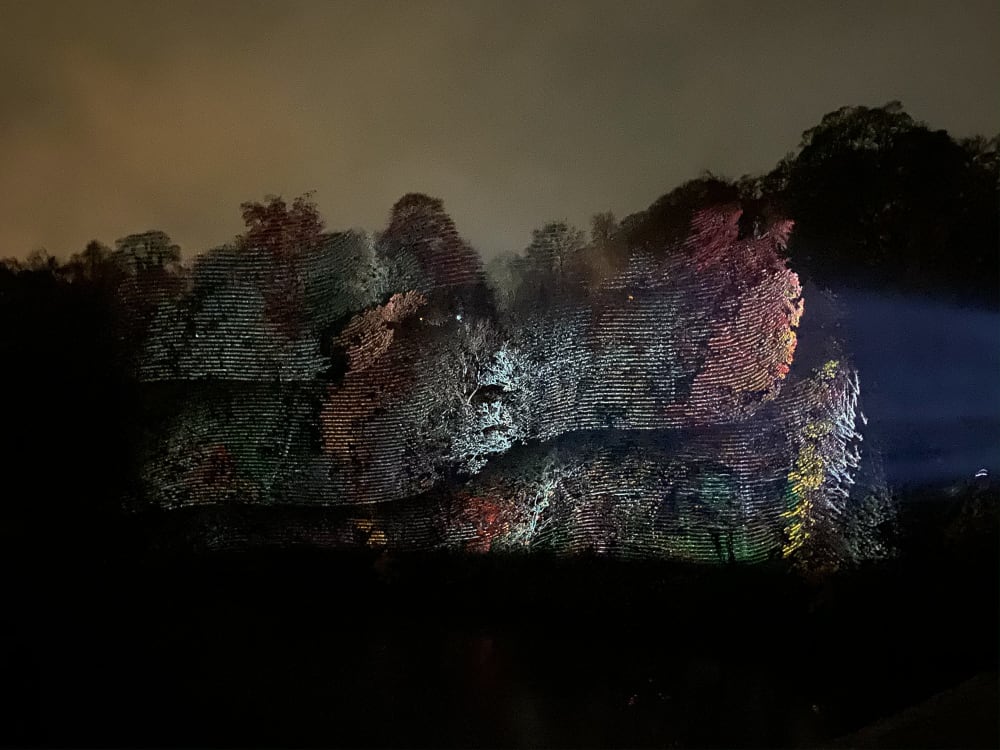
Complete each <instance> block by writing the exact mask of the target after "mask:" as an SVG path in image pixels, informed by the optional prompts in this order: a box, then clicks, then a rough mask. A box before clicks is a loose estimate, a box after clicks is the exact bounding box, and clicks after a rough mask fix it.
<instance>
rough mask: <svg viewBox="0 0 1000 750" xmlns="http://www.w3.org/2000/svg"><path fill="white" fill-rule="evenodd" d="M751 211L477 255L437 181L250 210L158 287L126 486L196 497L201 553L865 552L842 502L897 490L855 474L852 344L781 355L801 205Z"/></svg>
mask: <svg viewBox="0 0 1000 750" xmlns="http://www.w3.org/2000/svg"><path fill="white" fill-rule="evenodd" d="M742 215H743V212H742V209H741V207H740V206H739V205H735V204H727V205H714V206H708V207H706V208H703V209H702V210H698V211H695V212H694V213H693V215H692V216H691V217H690V220H689V221H688V222H686V227H687V229H686V231H684V232H681V233H680V234H679V235H676V236H672V237H667V238H664V237H663V236H659V235H655V234H654V235H652V236H653V239H649V237H650V234H649V233H646V234H645V235H643V234H642V233H636V232H634V231H631V232H630V227H629V226H628V225H627V223H626V222H622V223H617V222H614V221H611V220H607V221H604V222H603V224H602V225H601V229H602V231H600V232H597V231H596V230H595V233H594V237H592V238H591V239H590V240H589V241H587V240H586V239H585V238H584V236H583V234H582V233H580V232H578V231H575V230H573V229H571V228H570V227H567V226H566V225H565V224H553V225H549V226H548V227H546V228H545V229H543V230H538V231H536V232H535V234H534V239H533V242H532V244H531V246H529V247H528V248H527V249H526V251H525V252H524V253H522V254H520V255H517V256H512V257H510V258H507V259H505V260H501V261H500V262H497V263H494V264H493V265H492V266H491V268H490V273H487V272H486V271H485V270H484V268H483V266H482V263H481V261H480V259H479V257H478V256H477V254H476V253H475V251H473V250H472V248H470V247H469V246H468V245H467V244H466V243H465V242H464V241H463V240H462V239H461V238H460V236H459V234H458V232H457V230H456V228H455V226H454V224H453V222H452V221H451V219H450V217H449V216H448V215H447V214H446V213H445V211H444V207H443V205H442V203H441V201H439V200H436V199H432V198H428V197H426V196H422V195H408V196H406V197H404V198H403V199H402V200H400V201H399V202H398V203H397V204H396V206H395V207H394V209H393V212H392V216H391V218H390V221H389V224H388V226H387V228H386V230H385V231H384V232H383V233H381V234H379V235H377V236H374V237H373V236H369V235H367V234H365V233H362V232H346V233H326V232H324V231H323V230H322V224H321V222H320V221H319V220H318V216H317V215H316V213H315V207H314V206H312V204H310V203H309V202H308V201H307V200H299V201H296V203H295V204H293V205H292V206H291V207H289V206H287V205H285V204H284V203H283V202H282V201H280V200H279V199H271V200H270V201H269V203H268V204H266V205H264V204H247V205H246V206H244V219H245V221H246V223H247V227H248V229H247V232H246V233H245V234H244V235H242V236H241V237H240V238H238V240H237V241H236V242H235V243H234V244H233V245H231V246H227V247H223V248H218V249H216V250H213V251H210V252H209V253H206V254H205V255H203V256H201V257H199V258H198V259H197V260H196V261H195V263H194V265H193V267H192V268H190V269H185V270H184V271H183V272H182V273H181V274H180V277H181V278H182V279H183V284H182V288H181V289H179V290H176V289H175V290H173V291H172V292H171V293H170V294H165V295H160V296H159V297H153V298H152V299H155V305H154V306H153V309H151V310H150V311H148V314H147V316H146V319H145V320H146V322H145V328H144V331H143V334H142V335H143V337H144V338H143V344H142V347H141V354H140V356H139V358H138V361H137V362H136V373H137V377H138V378H139V380H140V381H141V383H142V388H143V389H144V394H145V396H146V398H145V399H144V403H146V404H147V405H148V414H147V415H145V423H146V425H147V428H148V432H147V439H146V441H145V444H144V470H143V481H142V486H141V488H140V489H139V491H138V492H137V495H136V498H135V501H136V503H137V504H139V505H143V504H145V505H153V506H156V507H160V508H164V509H180V508H185V507H193V508H200V509H202V510H203V511H204V513H203V514H202V516H201V517H203V518H211V519H213V520H212V521H211V523H207V522H206V523H205V524H204V525H203V527H202V528H201V529H200V531H199V532H197V533H196V534H194V535H193V536H192V537H191V539H192V540H193V541H192V543H196V544H203V545H205V546H208V547H211V548H220V547H226V546H246V545H252V544H278V545H294V544H307V545H318V546H329V547H344V548H353V547H370V548H386V549H390V550H392V549H395V550H419V549H455V550H464V551H467V552H470V553H485V552H494V553H496V552H502V551H505V552H516V551H525V550H528V551H530V550H546V551H550V552H554V553H556V554H564V553H576V552H585V551H586V552H592V553H597V554H607V555H615V556H623V557H636V558H642V557H663V558H669V559H676V560H684V561H692V562H721V563H726V562H738V561H748V562H753V561H762V560H767V559H771V558H781V557H785V558H789V559H792V560H795V561H799V560H801V561H804V562H805V563H808V564H809V565H810V566H814V567H815V566H819V567H822V566H826V567H829V566H834V567H835V566H837V565H839V564H841V563H842V562H844V561H848V560H851V559H855V558H857V556H858V550H861V549H862V548H864V549H873V548H874V547H873V545H868V546H867V547H866V546H865V545H864V544H862V543H861V542H859V541H858V540H859V539H860V538H861V537H864V536H865V535H868V536H869V537H870V536H871V535H872V534H873V533H874V531H873V528H872V526H873V524H874V521H872V522H871V523H867V525H866V523H861V522H859V521H858V518H860V516H859V515H858V513H855V512H854V509H855V507H858V508H860V507H862V506H864V507H866V508H868V510H871V508H870V506H871V498H872V497H876V496H878V497H884V495H885V493H884V489H882V488H878V487H874V488H873V487H872V486H867V485H866V486H865V487H859V486H858V485H857V484H856V478H857V475H858V470H859V466H860V465H861V461H862V453H861V445H862V443H861V434H860V426H861V423H862V422H863V416H862V415H861V414H860V412H859V409H858V397H859V392H860V389H859V380H858V376H857V373H855V372H854V371H853V370H852V368H851V367H850V365H849V364H848V362H847V359H846V357H845V356H843V354H842V353H841V354H840V355H839V356H838V357H837V358H828V359H826V360H825V361H824V362H823V363H821V364H820V366H818V367H808V368H806V367H801V366H800V367H796V366H793V361H794V358H795V355H796V351H797V347H798V344H799V342H798V339H797V332H798V328H799V325H800V321H801V319H802V316H803V312H804V302H803V298H802V289H801V287H800V285H799V280H798V278H797V276H796V275H795V274H794V273H793V272H792V271H791V270H789V269H788V268H787V266H786V263H785V261H784V257H783V250H784V247H785V244H786V242H787V240H788V237H789V233H790V232H791V230H792V225H791V222H788V221H785V220H779V221H770V222H768V224H767V226H766V227H762V226H761V225H760V223H759V222H758V223H755V224H754V227H753V229H752V230H748V229H747V227H746V226H745V225H744V224H745V223H744V222H741V219H742ZM643 237H644V238H643ZM824 347H825V349H824ZM815 349H816V351H820V350H823V351H826V350H830V351H839V349H838V348H837V345H836V342H829V341H827V342H822V344H820V343H819V342H817V344H816V347H815ZM862 498H864V499H863V500H862ZM865 503H867V505H865ZM272 508H281V509H282V512H281V513H275V514H272V516H271V517H270V520H269V521H268V522H267V523H265V524H263V526H261V524H257V525H256V526H255V527H254V530H253V531H252V532H251V531H250V530H249V527H248V526H247V525H246V524H245V523H243V522H242V521H241V520H240V519H244V518H245V517H246V512H249V511H253V510H255V509H256V510H260V509H272ZM238 509H243V511H245V512H242V513H238V512H236V510H238ZM877 515H878V514H875V516H877ZM875 516H872V515H871V514H870V513H869V516H868V517H867V518H869V520H870V519H871V518H875ZM875 546H877V545H875Z"/></svg>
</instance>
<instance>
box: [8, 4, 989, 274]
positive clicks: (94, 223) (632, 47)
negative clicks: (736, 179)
mask: <svg viewBox="0 0 1000 750" xmlns="http://www.w3.org/2000/svg"><path fill="white" fill-rule="evenodd" d="M892 99H899V100H902V101H903V103H904V105H905V106H906V107H907V109H908V111H909V112H910V113H911V114H912V115H914V116H915V117H917V118H919V119H922V120H925V121H927V122H928V123H929V124H931V125H933V126H935V127H942V128H946V129H948V130H950V131H951V132H952V133H953V134H956V135H960V136H964V135H970V134H974V133H986V134H995V133H997V132H998V131H1000V2H997V0H987V1H984V2H943V1H941V2H930V3H928V2H918V1H916V0H902V1H901V2H870V1H863V2H798V3H790V2H788V3H785V2H782V3H778V2H749V1H746V2H744V1H742V0H741V1H739V2H679V1H676V2H668V1H667V0H657V1H656V2H649V3H625V2H616V1H614V0H608V1H607V2H600V3H598V2H583V1H582V0H580V1H577V2H562V3H555V2H552V3H543V2H537V1H536V0H526V1H525V2H512V1H510V0H506V1H501V0H498V1H497V2H490V3H479V2H472V0H461V1H458V2H434V3H432V2H383V3H374V2H369V3H346V2H345V3H342V2H312V3H287V2H281V3H277V2H275V3H259V2H250V1H249V0H242V1H241V2H233V3H222V2H216V3H211V2H194V3H181V2H176V1H175V0H170V2H155V3H144V2H136V1H133V0H129V1H128V2H121V3H101V2H92V1H90V0H88V1H86V2H84V1H81V2H75V3H58V4H45V3H41V2H15V3H11V2H7V1H6V0H0V198H2V200H0V256H9V255H19V256H23V255H24V254H26V252H27V251H29V250H31V249H33V248H36V247H46V248H47V249H48V250H49V251H50V252H52V253H53V254H55V255H57V256H65V255H66V254H68V253H70V252H73V251H76V250H79V249H81V248H82V247H83V246H84V245H85V243H86V242H87V241H88V240H89V239H92V238H98V239H101V240H103V241H105V242H108V243H111V242H113V240H114V239H115V238H116V237H120V236H122V235H124V234H127V233H129V232H134V231H141V230H145V229H149V228H158V229H164V230H166V231H167V232H168V233H170V234H171V235H172V236H173V237H174V239H175V240H177V241H178V242H179V243H180V244H181V245H182V246H183V248H184V250H185V254H186V255H190V254H192V253H194V252H197V251H199V250H202V249H206V248H207V247H210V246H212V245H215V244H218V243H221V242H224V241H226V240H227V239H229V238H230V237H231V236H232V235H233V234H235V233H236V232H237V231H238V230H239V229H240V221H239V203H240V202H241V201H244V200H249V199H255V198H261V197H263V196H264V194H266V193H278V194H282V195H284V196H286V197H292V196H294V195H296V194H298V193H301V192H304V191H306V190H309V189H315V190H316V200H317V202H318V203H319V205H320V207H321V209H322V211H323V214H324V216H325V217H326V219H327V223H328V225H329V226H331V227H332V228H345V227H350V226H360V227H366V228H379V227H381V226H383V224H384V222H385V220H386V217H387V214H388V211H389V208H390V207H391V205H392V203H393V202H394V201H395V200H396V199H397V198H398V197H399V196H400V195H402V194H403V193H405V192H409V191H421V192H426V193H431V194H433V195H437V196H440V197H442V198H444V200H445V205H446V207H447V208H448V210H449V211H450V212H451V214H452V216H453V217H454V218H455V220H456V222H457V223H458V226H459V228H460V230H461V231H462V232H463V234H465V236H466V237H467V238H468V239H470V240H471V241H472V242H473V243H474V244H475V245H476V246H477V247H479V248H480V249H481V250H482V251H483V252H484V253H485V254H487V255H490V254H492V253H494V252H496V251H498V250H502V249H518V248H520V247H523V246H524V245H525V244H526V243H527V241H528V239H529V234H530V230H531V228H532V227H534V226H538V225H540V224H541V223H543V222H545V221H547V220H550V219H554V218H568V219H570V220H571V221H573V222H576V223H578V224H580V225H586V222H587V217H588V216H589V215H591V214H592V213H594V212H596V211H601V210H613V211H615V212H616V213H618V214H619V215H624V214H627V213H630V212H632V211H635V210H639V209H641V208H644V207H645V206H646V205H648V204H649V203H650V202H651V201H652V200H653V199H655V198H656V197H657V196H658V195H660V194H662V193H663V192H665V191H667V190H668V189H670V188H671V187H673V186H675V185H676V184H678V183H680V182H682V181H684V180H685V179H688V178H690V177H695V176H697V175H698V173H699V172H701V171H702V170H704V169H710V170H712V171H715V172H719V173H722V174H726V175H729V176H739V175H740V174H743V173H747V172H756V171H761V170H764V169H767V168H769V167H770V166H772V165H773V164H774V163H775V162H776V161H777V160H778V159H780V158H781V157H782V156H783V155H784V154H785V153H786V152H788V151H790V150H792V149H793V148H794V147H795V146H796V144H797V143H798V141H799V137H800V135H801V132H802V131H803V130H804V129H806V128H808V127H811V126H812V125H814V124H816V123H817V122H818V121H819V119H820V117H821V116H822V115H823V114H824V113H825V112H828V111H830V110H832V109H836V108H837V107H839V106H842V105H845V104H866V105H872V106H877V105H881V104H883V103H885V102H886V101H889V100H892Z"/></svg>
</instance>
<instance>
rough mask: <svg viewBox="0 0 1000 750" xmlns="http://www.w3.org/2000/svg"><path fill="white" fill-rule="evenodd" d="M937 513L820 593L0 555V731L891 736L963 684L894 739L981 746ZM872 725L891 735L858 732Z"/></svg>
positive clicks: (984, 636)
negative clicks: (893, 548) (899, 547)
mask: <svg viewBox="0 0 1000 750" xmlns="http://www.w3.org/2000/svg"><path fill="white" fill-rule="evenodd" d="M990 497H992V496H990ZM960 501H961V498H959V500H956V499H955V498H948V499H947V500H945V499H944V497H943V496H942V495H940V494H938V493H932V494H930V495H929V496H924V497H923V498H922V499H920V498H918V499H917V500H914V501H913V502H911V503H910V505H909V506H908V507H909V508H910V510H909V511H907V514H906V515H905V517H904V521H905V528H906V529H907V534H908V536H907V539H906V540H905V541H906V542H907V544H905V545H904V546H903V550H904V551H903V554H902V555H901V556H900V557H899V558H898V559H896V560H894V561H891V562H889V563H884V564H881V565H878V566H873V567H871V568H868V569H863V570H861V571H858V572H855V573H852V574H847V575H841V576H838V577H836V578H834V579H832V580H829V581H827V582H825V583H822V584H810V583H806V582H804V581H802V580H801V579H800V578H798V577H796V576H795V575H793V574H791V573H789V572H787V571H785V570H783V569H781V568H776V567H771V568H769V567H757V568H729V569H723V568H711V569H706V568H679V567H677V566H669V565H664V564H661V563H645V564H636V563H628V564H626V563H615V562H611V561H607V560H595V559H576V560H572V561H567V560H551V559H544V558H533V559H530V560H528V559H513V558H496V557H479V558H464V557H447V556H420V557H416V556H413V557H397V558H392V559H390V558H385V557H379V556H377V555H376V554H375V553H372V554H370V555H367V554H351V555H337V554H332V553H319V552H292V551H288V550H285V551H283V552H278V551H274V552H267V551H258V552H254V553H241V554H236V553H227V554H225V555H221V554H216V555H213V556H193V555H185V554H182V553H176V554H170V553H159V554H158V555H156V556H152V555H149V554H140V553H139V552H138V551H140V550H141V549H142V545H141V544H139V543H136V544H135V545H134V549H133V551H132V552H126V551H124V549H113V548H108V549H104V550H101V549H90V550H89V551H87V552H77V554H78V559H77V561H76V563H75V564H74V562H73V561H71V560H60V559H59V558H58V556H53V557H51V558H49V560H48V562H49V563H50V564H49V565H46V564H43V563H41V562H38V561H35V562H34V563H32V566H31V567H25V565H24V563H26V562H27V560H26V559H25V558H24V557H23V556H20V557H21V559H20V560H18V559H12V558H10V559H8V560H7V561H6V562H5V566H4V588H5V593H4V606H3V609H2V612H3V615H2V627H3V636H4V637H3V652H2V667H0V674H2V679H3V682H4V683H5V689H6V692H7V696H6V697H5V698H4V700H3V702H2V707H3V713H5V714H6V716H5V717H3V719H2V723H0V726H2V727H3V729H2V735H0V738H2V741H3V744H6V745H17V746H22V745H30V746H41V745H44V746H140V745H142V746H145V745H156V746H178V745H195V746H237V745H241V746H242V745H251V746H282V747H290V746H303V745H312V746H317V745H318V746H352V747H353V746H407V747H410V746H424V747H431V746H434V747H437V746H506V745H535V746H539V745H540V746H566V747H570V746H572V747H578V746H629V747H634V746H659V747H663V746H667V747H685V746H702V747H707V746H714V747H722V746H726V747H729V746H761V747H776V746H817V745H823V744H828V743H830V742H833V741H836V740H837V738H842V739H841V742H842V743H843V742H844V741H847V742H848V743H849V746H853V745H854V744H858V745H859V746H860V745H865V746H893V745H898V744H900V741H899V740H898V738H899V737H904V738H905V737H907V736H908V735H906V734H905V731H904V734H902V735H900V734H899V733H898V732H899V729H898V726H909V725H908V724H907V723H906V722H907V721H909V722H910V725H912V716H911V717H910V719H904V720H900V719H898V718H896V719H892V717H893V716H894V715H895V714H897V713H898V712H900V711H903V710H904V709H907V708H908V707H912V706H917V705H919V704H921V703H922V702H924V701H927V699H929V698H931V697H932V696H935V695H938V694H940V693H942V692H943V691H948V690H951V689H952V688H954V687H955V686H958V685H961V684H962V683H967V681H968V680H970V679H973V678H975V680H978V682H977V681H975V680H974V682H973V683H972V684H973V685H974V686H976V685H978V686H979V687H978V688H973V689H972V690H971V692H970V691H969V688H967V687H966V688H965V690H966V694H963V693H959V695H966V697H965V698H960V699H958V700H957V703H958V704H960V705H962V706H964V707H965V708H964V711H965V714H963V715H964V717H965V718H964V719H962V720H961V721H958V722H956V714H955V711H954V710H952V709H949V708H948V705H950V704H948V703H947V701H946V702H945V703H944V704H941V703H940V701H939V702H938V703H937V704H934V703H933V702H932V704H931V709H926V707H925V709H924V712H923V713H920V712H919V711H918V712H917V716H918V717H923V718H922V719H919V721H918V724H917V725H918V726H919V727H921V729H920V730H919V732H918V733H917V734H918V735H919V738H921V739H922V740H924V746H936V747H959V746H961V747H973V746H975V747H996V746H997V741H998V738H997V707H996V704H995V702H994V703H992V704H990V702H989V698H988V692H987V693H984V690H983V688H982V685H984V684H985V685H986V686H987V688H988V686H989V685H991V684H993V685H995V676H996V669H997V640H998V632H1000V630H998V618H997V602H998V599H997V591H998V587H997V584H998V580H997V579H998V575H997V573H998V566H997V559H998V558H997V535H996V528H995V517H994V516H987V517H985V518H982V517H979V518H978V520H976V519H974V521H973V522H972V523H970V521H969V519H968V518H965V519H964V520H963V516H961V514H959V513H958V511H957V510H956V509H957V508H959V507H960V506H961V507H965V506H964V505H962V503H961V502H960ZM987 501H988V502H987V505H988V503H992V506H991V507H994V508H995V498H992V499H989V498H987ZM983 502H984V501H983V498H982V497H981V498H980V501H979V506H977V507H980V509H981V508H982V507H983ZM966 505H967V504H966ZM955 530H958V531H957V532H956V531H955ZM118 531H122V532H123V530H121V529H120V530H118ZM141 532H142V529H141V528H140V527H132V528H131V529H129V530H128V533H130V534H132V535H134V539H141V538H142V534H141ZM958 532H960V533H959V535H958V536H955V533H958ZM123 533H124V532H123ZM56 563H58V564H56ZM967 684H968V683H967ZM969 695H971V696H972V697H971V698H970V697H968V696H969ZM984 696H985V699H984ZM977 701H978V702H977ZM955 702H956V701H955V699H953V703H955ZM942 705H944V708H942V707H941V706H942ZM935 706H936V707H935ZM911 714H912V712H911ZM887 717H888V718H889V719H890V721H889V724H888V726H896V727H897V729H896V732H897V734H896V735H893V734H891V732H890V734H889V735H888V738H889V739H886V735H885V734H884V733H883V734H882V735H879V734H878V732H877V731H876V733H875V734H874V735H873V734H872V733H871V727H869V733H868V734H864V733H863V732H864V731H865V730H864V728H865V727H868V726H869V725H875V726H876V727H878V726H881V727H882V730H884V729H885V726H886V722H885V721H884V720H885V719H886V718H887ZM880 721H881V722H882V723H881V724H878V722H880ZM892 721H896V722H897V724H892ZM900 721H902V724H899V722H900ZM921 722H922V723H921ZM859 731H860V732H862V734H857V733H858V732H859ZM907 731H908V730H907ZM845 736H846V740H845V739H843V738H844V737H845ZM873 737H874V739H873ZM880 737H881V738H882V739H881V740H880V739H879V738H880ZM893 737H896V738H897V739H896V740H893V739H892V738H893ZM910 737H911V739H912V732H911V735H910ZM852 738H853V739H852ZM858 738H860V739H858ZM855 740H857V743H855ZM902 744H904V745H909V744H910V742H909V740H906V741H905V742H902ZM918 744H920V743H918Z"/></svg>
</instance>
